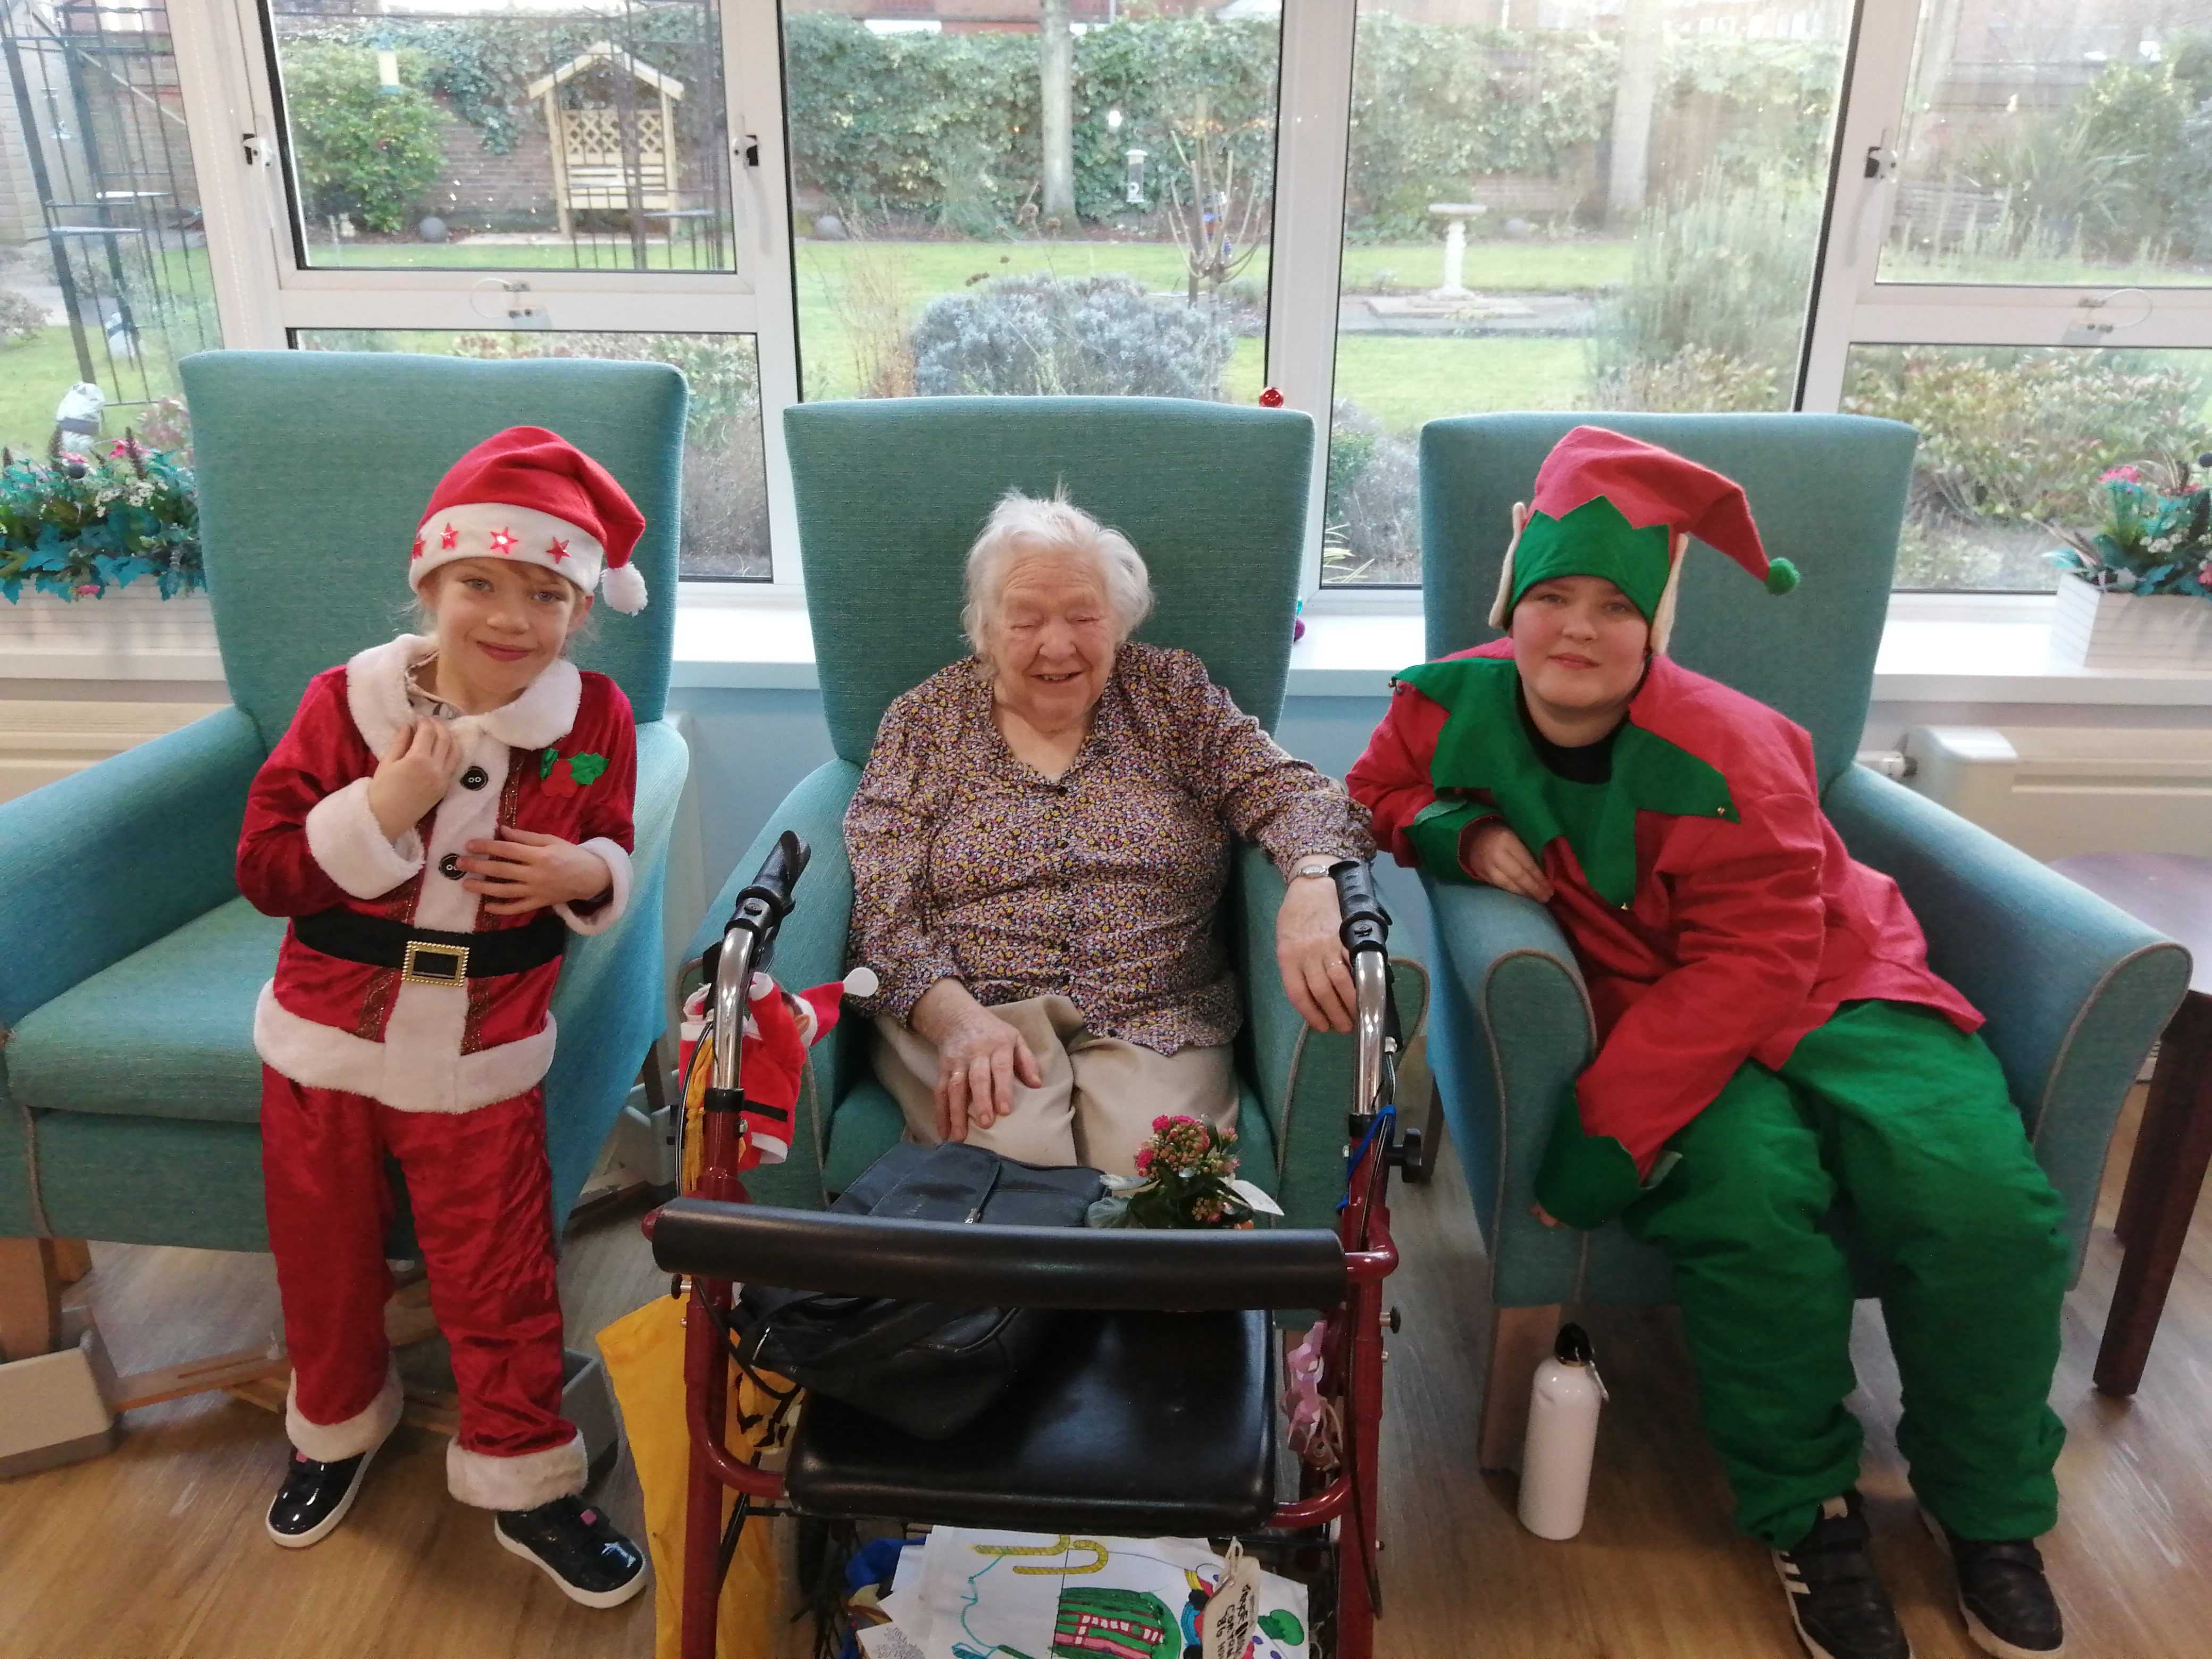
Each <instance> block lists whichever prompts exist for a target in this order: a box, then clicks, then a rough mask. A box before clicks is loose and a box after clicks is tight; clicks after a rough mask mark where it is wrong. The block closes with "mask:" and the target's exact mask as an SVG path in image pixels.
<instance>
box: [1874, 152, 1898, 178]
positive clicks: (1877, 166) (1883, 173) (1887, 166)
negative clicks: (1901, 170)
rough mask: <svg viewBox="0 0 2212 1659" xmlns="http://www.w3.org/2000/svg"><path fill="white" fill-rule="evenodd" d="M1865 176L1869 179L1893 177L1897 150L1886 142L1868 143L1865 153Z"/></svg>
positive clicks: (1895, 168)
mask: <svg viewBox="0 0 2212 1659" xmlns="http://www.w3.org/2000/svg"><path fill="white" fill-rule="evenodd" d="M1866 176H1867V177H1868V178H1869V179H1894V178H1895V177H1896V176H1897V152H1896V151H1895V150H1893V149H1891V148H1890V147H1889V146H1888V145H1887V144H1873V145H1869V147H1868V149H1867V153H1866Z"/></svg>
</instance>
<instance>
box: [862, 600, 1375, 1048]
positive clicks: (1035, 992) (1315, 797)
mask: <svg viewBox="0 0 2212 1659" xmlns="http://www.w3.org/2000/svg"><path fill="white" fill-rule="evenodd" d="M992 708H993V702H992V693H991V685H990V680H989V678H988V671H987V669H986V668H985V666H984V665H983V664H982V663H981V660H980V659H975V658H972V657H971V658H969V659H967V660H966V661H964V662H957V663H955V664H953V665H951V667H949V668H945V669H941V670H939V671H938V672H937V673H935V674H933V675H932V676H931V677H930V678H928V679H927V680H924V681H923V682H922V683H921V684H920V685H918V686H916V687H915V689H914V690H911V691H909V692H908V693H907V694H906V695H905V696H902V697H901V698H900V699H899V700H898V701H897V702H894V703H893V704H892V705H891V706H890V708H889V709H888V710H887V711H885V713H884V719H883V724H882V725H881V726H878V728H877V731H876V744H875V748H874V750H873V751H872V753H871V754H870V755H869V757H868V764H867V769H866V771H865V772H863V773H862V775H861V777H860V792H859V793H857V794H856V795H854V798H853V804H852V805H851V806H850V807H849V808H848V810H847V811H846V813H845V845H846V848H847V851H848V853H849V854H851V857H852V862H853V888H854V892H853V928H852V935H851V940H850V946H849V954H850V956H851V958H852V960H853V962H854V963H856V964H857V963H866V965H867V966H868V967H870V968H872V969H875V971H876V973H877V974H878V975H879V976H880V978H881V980H882V985H881V987H880V988H879V990H878V993H877V994H876V995H875V996H874V997H872V998H871V999H869V1000H866V1001H865V1002H863V1003H862V1004H861V1005H860V1006H861V1007H862V1008H863V1009H864V1010H865V1011H866V1012H869V1013H872V1014H890V1015H893V1016H895V1017H896V1018H900V1019H904V1018H907V1017H908V1015H909V1014H910V1013H912V1012H913V1010H914V1005H915V1003H916V1002H918V1001H920V1000H921V995H922V993H923V992H925V991H927V989H928V988H929V987H931V986H932V985H933V984H935V983H936V982H937V981H939V980H940V979H957V980H959V981H961V982H962V983H963V984H964V985H965V986H966V987H968V990H969V994H971V995H973V996H974V997H975V1000H977V1001H979V1002H981V1003H983V1004H984V1005H985V1006H989V1005H991V1004H994V1003H1006V1002H1018V1001H1021V1000H1024V999H1025V998H1029V997H1038V996H1047V995H1052V994H1058V995H1061V996H1065V997H1066V998H1068V999H1069V1000H1071V1001H1073V1003H1074V1004H1075V1006H1077V1007H1078V1008H1079V1009H1080V1010H1082V1012H1083V1015H1084V1018H1085V1023H1086V1024H1087V1025H1088V1026H1089V1028H1090V1029H1091V1030H1093V1031H1096V1032H1097V1033H1099V1034H1100V1035H1102V1036H1115V1037H1120V1038H1121V1039H1122V1040H1124V1041H1125V1042H1135V1043H1140V1044H1142V1045H1143V1046H1144V1047H1146V1048H1152V1049H1156V1050H1158V1052H1159V1053H1161V1054H1173V1053H1175V1052H1176V1050H1177V1049H1179V1048H1183V1047H1185V1046H1187V1045H1197V1046H1206V1045H1211V1044H1214V1043H1220V1042H1229V1041H1230V1040H1231V1038H1233V1037H1234V1036H1236V1035H1237V1027H1238V1025H1239V1024H1240V1022H1241V1018H1242V1004H1241V1000H1240V999H1239V996H1238V994H1237V981H1236V975H1234V974H1232V973H1231V971H1230V968H1229V963H1228V959H1227V953H1226V952H1225V951H1224V949H1223V947H1222V943H1221V939H1220V938H1219V935H1218V930H1217V927H1216V926H1215V912H1216V910H1217V908H1218V906H1219V904H1220V902H1221V896H1222V892H1223V890H1224V888H1225V885H1226V883H1227V880H1228V876H1229V868H1230V843H1231V837H1232V836H1236V837H1241V838H1243V839H1244V840H1247V841H1254V842H1258V843H1259V844H1260V845H1261V847H1263V848H1266V849H1267V853H1268V854H1269V855H1270V856H1271V857H1273V859H1274V860H1275V863H1276V865H1277V866H1278V867H1279V868H1281V869H1282V870H1283V871H1284V872H1285V875H1287V874H1288V873H1289V872H1290V869H1291V861H1292V860H1296V859H1297V858H1298V857H1300V856H1301V855H1303V854H1321V855H1322V856H1324V857H1329V858H1367V857H1370V856H1371V855H1372V854H1373V852H1374V850H1375V844H1374V842H1373V839H1372V838H1371V837H1370V835H1369V833H1368V828H1367V813H1366V809H1365V808H1364V807H1362V806H1359V805H1358V804H1357V803H1355V802H1354V801H1353V800H1352V799H1351V798H1350V797H1349V796H1348V795H1346V793H1345V792H1344V788H1343V786H1342V785H1340V784H1339V783H1338V782H1337V781H1335V780H1334V779H1333V778H1329V777H1326V776H1324V775H1322V774H1321V773H1319V772H1317V771H1316V770H1315V769H1313V768H1312V767H1310V766H1309V765H1307V764H1306V763H1304V761H1299V760H1293V759H1292V758H1291V757H1290V756H1289V755H1288V754H1286V753H1285V752H1284V750H1282V748H1281V747H1280V746H1279V745H1278V744H1276V743H1275V741H1274V740H1273V738H1270V737H1269V736H1268V735H1267V733H1266V732H1263V731H1261V729H1260V723H1259V722H1258V721H1257V720H1254V719H1253V718H1252V717H1251V716H1250V715H1249V714H1245V713H1243V711H1242V710H1240V709H1239V708H1237V705H1236V704H1235V703H1234V702H1231V700H1230V696H1229V694H1228V693H1227V692H1226V691H1224V690H1222V689H1221V688H1220V687H1219V686H1218V685H1216V684H1213V683H1212V681H1211V680H1209V679H1208V678H1206V669H1205V666H1204V665H1202V664H1201V663H1200V661H1199V659H1197V658H1196V657H1194V656H1193V655H1191V653H1188V652H1187V651H1174V650H1169V649H1167V648H1165V647H1160V646H1154V645H1137V644H1125V645H1123V646H1122V647H1121V650H1120V653H1119V654H1118V656H1117V658H1116V659H1115V665H1114V671H1113V673H1112V675H1111V676H1110V677H1109V678H1108V680H1107V682H1106V689H1105V691H1104V693H1103V695H1102V696H1100V698H1099V701H1098V707H1097V711H1096V713H1095V714H1094V716H1093V718H1092V720H1091V735H1090V737H1089V738H1087V739H1085V743H1084V744H1083V747H1082V749H1081V750H1079V751H1078V753H1077V755H1076V757H1075V763H1074V764H1073V766H1071V767H1070V768H1069V769H1067V771H1066V773H1065V774H1063V775H1061V776H1060V778H1059V780H1058V781H1048V780H1047V779H1046V778H1045V777H1044V775H1042V773H1040V772H1038V771H1037V770H1036V769H1034V768H1033V767H1030V766H1028V765H1026V764H1024V763H1022V762H1021V761H1018V760H1017V759H1015V758H1014V756H1013V752H1012V750H1010V749H1008V748H1007V746H1006V739H1005V738H1004V737H1002V736H1001V735H1000V732H999V727H998V722H997V721H996V720H994V718H993V714H992Z"/></svg>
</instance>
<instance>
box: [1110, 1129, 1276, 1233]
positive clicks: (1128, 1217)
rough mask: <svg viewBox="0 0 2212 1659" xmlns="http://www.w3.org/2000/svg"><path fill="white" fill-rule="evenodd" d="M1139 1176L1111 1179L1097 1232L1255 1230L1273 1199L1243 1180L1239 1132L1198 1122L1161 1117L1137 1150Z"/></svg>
mask: <svg viewBox="0 0 2212 1659" xmlns="http://www.w3.org/2000/svg"><path fill="white" fill-rule="evenodd" d="M1136 1162H1137V1173H1136V1175H1135V1176H1134V1177H1133V1178H1132V1177H1130V1176H1107V1178H1106V1185H1107V1189H1108V1190H1107V1196H1106V1197H1104V1198H1103V1199H1100V1200H1098V1202H1097V1203H1096V1204H1094V1205H1092V1206H1091V1214H1090V1216H1089V1218H1088V1219H1089V1223H1090V1225H1091V1226H1094V1227H1186V1228H1188V1227H1249V1226H1250V1225H1252V1218H1253V1217H1254V1216H1255V1214H1259V1213H1261V1212H1263V1211H1264V1212H1268V1213H1272V1214H1278V1215H1279V1214H1280V1213H1281V1212H1280V1211H1279V1210H1277V1209H1276V1208H1275V1206H1274V1205H1273V1201H1272V1200H1269V1199H1268V1197H1267V1194H1265V1193H1263V1192H1261V1190H1260V1189H1259V1188H1256V1187H1255V1186H1253V1185H1252V1184H1251V1183H1250V1182H1244V1181H1239V1180H1237V1133H1236V1131H1235V1130H1233V1129H1222V1130H1215V1129H1212V1128H1209V1127H1207V1126H1206V1124H1204V1123H1202V1122H1200V1121H1199V1120H1198V1119H1196V1118H1194V1117H1182V1116H1176V1117H1156V1118H1154V1119H1153V1120H1152V1139H1150V1140H1148V1141H1146V1143H1145V1144H1144V1145H1143V1146H1140V1147H1139V1148H1138V1149H1137V1160H1136Z"/></svg>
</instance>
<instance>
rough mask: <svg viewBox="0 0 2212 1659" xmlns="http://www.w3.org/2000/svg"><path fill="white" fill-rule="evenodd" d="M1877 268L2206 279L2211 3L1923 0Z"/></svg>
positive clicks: (2077, 278) (1979, 275)
mask: <svg viewBox="0 0 2212 1659" xmlns="http://www.w3.org/2000/svg"><path fill="white" fill-rule="evenodd" d="M1900 151H1901V160H1900V163H1899V173H1898V184H1897V194H1896V198H1895V205H1894V209H1893V213H1892V216H1891V220H1890V230H1889V240H1888V242H1887V245H1886V246H1885V247H1884V249H1883V251H1882V259H1881V275H1882V276H1883V278H1884V279H1885V280H1887V281H1891V282H1982V283H1990V282H1996V283H2084V282H2087V283H2108V284H2124V283H2203V282H2204V281H2205V280H2207V277H2208V276H2212V3H2208V0H2177V3H2175V4H2172V5H2169V6H2162V7H2158V8H2148V9H2136V10H2130V9H2119V8H2109V9H2108V8H2104V7H2081V8H2076V7H2068V6H2048V5H2038V6H2035V7H2033V8H2030V7H2027V6H2025V5H2023V4H2021V0H2008V3H2000V4H1997V5H1995V6H1990V7H1976V6H1962V5H1960V4H1959V3H1958V0H1926V3H1925V5H1924V7H1923V11H1922V14H1921V20H1920V42H1919V52H1918V57H1917V62H1916V64H1915V65H1914V70H1913V77H1912V93H1911V99H1910V100H1909V101H1908V102H1907V104H1906V106H1905V142H1904V143H1903V144H1902V145H1901V146H1900Z"/></svg>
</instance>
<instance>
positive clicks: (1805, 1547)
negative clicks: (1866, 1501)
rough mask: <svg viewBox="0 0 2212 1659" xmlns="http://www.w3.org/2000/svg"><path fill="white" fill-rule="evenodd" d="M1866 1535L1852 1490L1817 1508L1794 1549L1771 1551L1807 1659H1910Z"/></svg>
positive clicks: (1907, 1645)
mask: <svg viewBox="0 0 2212 1659" xmlns="http://www.w3.org/2000/svg"><path fill="white" fill-rule="evenodd" d="M1871 1536H1872V1534H1870V1533H1869V1531H1868V1530H1867V1523H1866V1516H1864V1515H1863V1513H1861V1510H1860V1501H1859V1495H1858V1493H1857V1492H1856V1491H1852V1492H1845V1493H1844V1495H1843V1496H1842V1497H1841V1498H1830V1499H1829V1500H1828V1501H1827V1502H1826V1503H1825V1504H1821V1505H1820V1519H1819V1520H1817V1521H1815V1522H1813V1530H1812V1531H1810V1532H1808V1533H1807V1534H1805V1536H1804V1537H1803V1538H1802V1539H1801V1540H1799V1541H1798V1543H1797V1546H1796V1548H1795V1549H1787V1550H1777V1551H1775V1552H1774V1570H1775V1571H1777V1572H1778V1573H1779V1574H1781V1575H1782V1587H1783V1589H1786V1590H1788V1591H1789V1592H1790V1618H1791V1620H1794V1621H1795V1622H1796V1626H1797V1639H1798V1640H1799V1641H1801V1642H1802V1643H1804V1644H1805V1650H1806V1651H1807V1652H1808V1653H1809V1654H1811V1655H1812V1656H1813V1659H1912V1644H1911V1643H1910V1642H1908V1641H1906V1640H1905V1630H1904V1627H1903V1626H1900V1625H1899V1623H1898V1622H1897V1610H1896V1609H1895V1608H1893V1607H1891V1606H1890V1604H1889V1592H1888V1591H1887V1590H1886V1589H1883V1588H1882V1587H1881V1579H1880V1578H1878V1577H1875V1570H1874V1557H1873V1555H1872V1553H1870V1552H1869V1548H1868V1544H1869V1541H1870V1539H1871Z"/></svg>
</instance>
